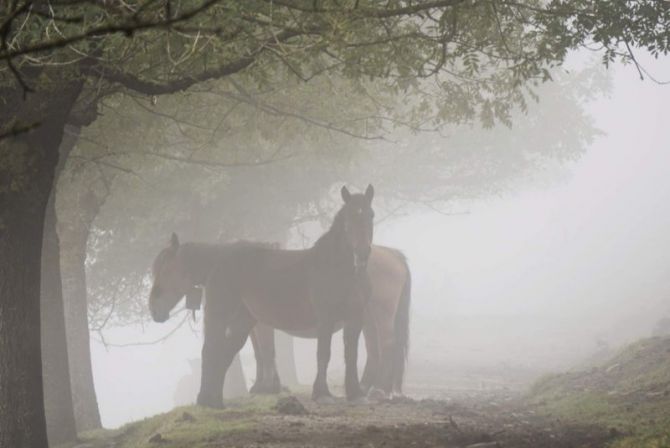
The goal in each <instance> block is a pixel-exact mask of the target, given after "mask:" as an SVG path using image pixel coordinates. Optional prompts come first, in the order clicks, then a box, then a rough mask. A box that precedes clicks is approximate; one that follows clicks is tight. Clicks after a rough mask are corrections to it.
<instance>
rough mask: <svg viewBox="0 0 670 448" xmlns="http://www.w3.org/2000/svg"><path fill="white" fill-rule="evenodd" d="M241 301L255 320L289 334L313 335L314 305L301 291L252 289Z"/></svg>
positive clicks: (314, 323) (314, 324) (314, 330)
mask: <svg viewBox="0 0 670 448" xmlns="http://www.w3.org/2000/svg"><path fill="white" fill-rule="evenodd" d="M244 303H245V305H246V306H247V308H248V309H249V312H250V313H251V315H252V316H254V318H255V319H256V320H257V321H259V322H261V323H264V324H266V325H268V326H270V327H273V328H277V329H279V330H282V331H285V332H287V333H289V334H294V333H296V334H305V335H309V334H312V333H314V334H316V314H315V312H314V306H313V305H312V302H311V301H310V300H309V295H308V294H306V293H304V292H303V291H299V290H294V291H290V290H287V291H281V290H274V291H271V290H269V289H265V288H263V289H255V290H252V291H249V292H248V293H247V294H245V295H244ZM301 337H311V336H301Z"/></svg>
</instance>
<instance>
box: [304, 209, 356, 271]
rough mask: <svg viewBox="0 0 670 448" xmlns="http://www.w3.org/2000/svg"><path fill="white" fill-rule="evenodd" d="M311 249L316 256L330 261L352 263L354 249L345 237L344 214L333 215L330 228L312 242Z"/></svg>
mask: <svg viewBox="0 0 670 448" xmlns="http://www.w3.org/2000/svg"><path fill="white" fill-rule="evenodd" d="M312 251H313V252H314V253H316V254H317V258H320V259H324V258H328V259H330V261H338V262H340V263H342V264H349V263H350V264H351V265H352V266H353V263H354V250H353V248H352V247H351V246H349V244H348V243H347V241H346V239H345V234H344V216H343V215H342V212H341V211H340V212H338V213H337V215H335V219H334V220H333V224H332V225H331V226H330V229H328V231H327V232H326V233H324V234H323V235H321V237H320V238H319V239H318V240H317V241H316V243H314V246H313V247H312Z"/></svg>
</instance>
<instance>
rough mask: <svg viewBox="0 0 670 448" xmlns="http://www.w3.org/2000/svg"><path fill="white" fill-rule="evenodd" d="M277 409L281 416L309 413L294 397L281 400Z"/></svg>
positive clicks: (278, 401)
mask: <svg viewBox="0 0 670 448" xmlns="http://www.w3.org/2000/svg"><path fill="white" fill-rule="evenodd" d="M275 408H276V409H277V412H279V413H280V414H287V415H306V414H307V413H308V412H307V409H306V408H305V406H304V405H303V404H302V403H301V402H300V400H298V399H297V398H296V397H294V396H289V397H283V398H280V399H279V400H277V405H276V406H275Z"/></svg>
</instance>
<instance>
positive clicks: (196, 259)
mask: <svg viewBox="0 0 670 448" xmlns="http://www.w3.org/2000/svg"><path fill="white" fill-rule="evenodd" d="M223 250H224V247H223V246H218V245H213V244H203V243H184V244H182V246H181V248H180V251H179V253H180V255H181V257H182V259H183V262H184V269H185V271H186V274H187V275H188V277H189V278H190V279H191V280H192V281H193V284H194V285H203V284H204V283H205V281H206V280H207V278H208V277H209V275H210V273H211V272H212V269H213V268H214V267H215V266H216V265H217V263H216V261H217V260H218V259H219V258H220V257H221V255H222V253H223Z"/></svg>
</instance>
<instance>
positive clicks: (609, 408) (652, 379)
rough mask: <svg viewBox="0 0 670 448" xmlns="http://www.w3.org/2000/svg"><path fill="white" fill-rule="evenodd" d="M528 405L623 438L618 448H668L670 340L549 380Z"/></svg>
mask: <svg viewBox="0 0 670 448" xmlns="http://www.w3.org/2000/svg"><path fill="white" fill-rule="evenodd" d="M529 400H530V402H531V403H532V404H534V405H536V406H537V407H538V409H539V411H540V412H542V413H546V414H549V415H552V416H555V417H558V418H562V419H566V420H574V421H579V422H582V423H584V422H586V423H595V424H600V425H606V426H607V427H610V428H612V429H613V430H616V431H618V432H620V433H622V434H624V436H623V437H622V438H620V439H618V440H617V441H616V442H614V444H613V446H615V447H617V448H624V447H626V448H628V447H635V448H642V447H670V338H651V339H645V340H642V341H639V342H637V343H635V344H632V345H630V346H629V347H627V348H626V349H624V350H622V351H621V352H619V353H618V354H617V355H615V356H614V357H612V358H611V359H609V360H608V361H606V362H604V363H601V364H599V365H596V366H594V367H592V368H591V369H589V370H585V371H580V372H570V373H564V374H560V375H551V376H548V377H546V378H544V379H542V380H540V381H538V382H537V383H536V384H535V386H534V387H533V389H532V391H531V393H530V397H529Z"/></svg>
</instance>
